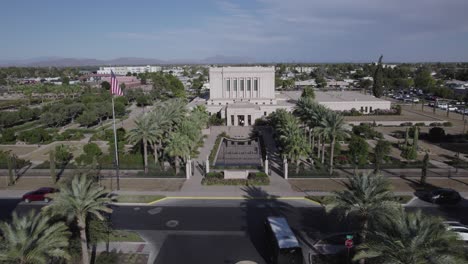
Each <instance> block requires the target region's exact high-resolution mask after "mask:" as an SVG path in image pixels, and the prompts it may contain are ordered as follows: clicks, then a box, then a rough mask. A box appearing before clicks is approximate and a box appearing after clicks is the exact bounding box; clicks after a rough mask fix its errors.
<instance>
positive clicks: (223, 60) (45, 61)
mask: <svg viewBox="0 0 468 264" xmlns="http://www.w3.org/2000/svg"><path fill="white" fill-rule="evenodd" d="M255 62H256V61H255V60H254V59H252V58H247V57H237V56H222V55H216V56H213V57H208V58H205V59H201V60H159V59H148V58H135V57H122V58H117V59H112V60H98V59H89V58H62V57H40V58H33V59H24V60H5V61H0V67H7V66H22V67H51V66H52V67H75V66H107V65H110V66H118V65H158V64H241V63H255Z"/></svg>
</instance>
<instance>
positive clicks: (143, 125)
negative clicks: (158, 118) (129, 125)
mask: <svg viewBox="0 0 468 264" xmlns="http://www.w3.org/2000/svg"><path fill="white" fill-rule="evenodd" d="M135 125H136V127H135V128H133V129H131V130H130V131H129V132H128V134H127V139H128V141H129V142H130V143H131V144H137V143H141V144H142V145H143V160H144V167H145V174H146V173H148V144H152V143H153V142H156V141H157V139H158V136H159V135H158V131H157V130H155V129H154V127H153V123H152V120H151V117H150V115H142V116H140V117H138V118H137V119H136V120H135Z"/></svg>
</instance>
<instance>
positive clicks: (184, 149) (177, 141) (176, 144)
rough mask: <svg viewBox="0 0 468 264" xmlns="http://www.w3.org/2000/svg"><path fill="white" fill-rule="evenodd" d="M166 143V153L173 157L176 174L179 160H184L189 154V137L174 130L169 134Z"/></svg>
mask: <svg viewBox="0 0 468 264" xmlns="http://www.w3.org/2000/svg"><path fill="white" fill-rule="evenodd" d="M167 143H168V144H167V146H166V151H167V154H168V155H169V156H170V157H173V158H174V163H175V169H176V174H178V173H179V168H180V161H182V162H184V161H186V160H187V158H188V156H189V155H190V139H189V138H188V137H187V136H186V135H184V134H181V133H179V132H174V133H172V134H171V136H170V138H169V139H168V142H167Z"/></svg>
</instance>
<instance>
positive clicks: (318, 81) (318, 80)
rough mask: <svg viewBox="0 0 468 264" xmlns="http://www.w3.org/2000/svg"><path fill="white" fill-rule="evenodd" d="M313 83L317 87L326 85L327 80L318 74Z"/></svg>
mask: <svg viewBox="0 0 468 264" xmlns="http://www.w3.org/2000/svg"><path fill="white" fill-rule="evenodd" d="M315 83H316V84H317V87H318V88H324V87H327V80H325V78H323V76H322V75H319V76H317V77H316V78H315Z"/></svg>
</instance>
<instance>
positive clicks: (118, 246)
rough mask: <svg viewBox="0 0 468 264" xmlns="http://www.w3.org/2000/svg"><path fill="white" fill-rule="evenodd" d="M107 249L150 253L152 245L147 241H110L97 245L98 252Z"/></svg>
mask: <svg viewBox="0 0 468 264" xmlns="http://www.w3.org/2000/svg"><path fill="white" fill-rule="evenodd" d="M105 251H109V252H111V251H115V252H118V253H137V254H146V255H149V254H150V253H151V246H150V245H149V244H148V243H146V242H110V243H109V244H107V243H100V244H98V245H97V247H96V252H105Z"/></svg>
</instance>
